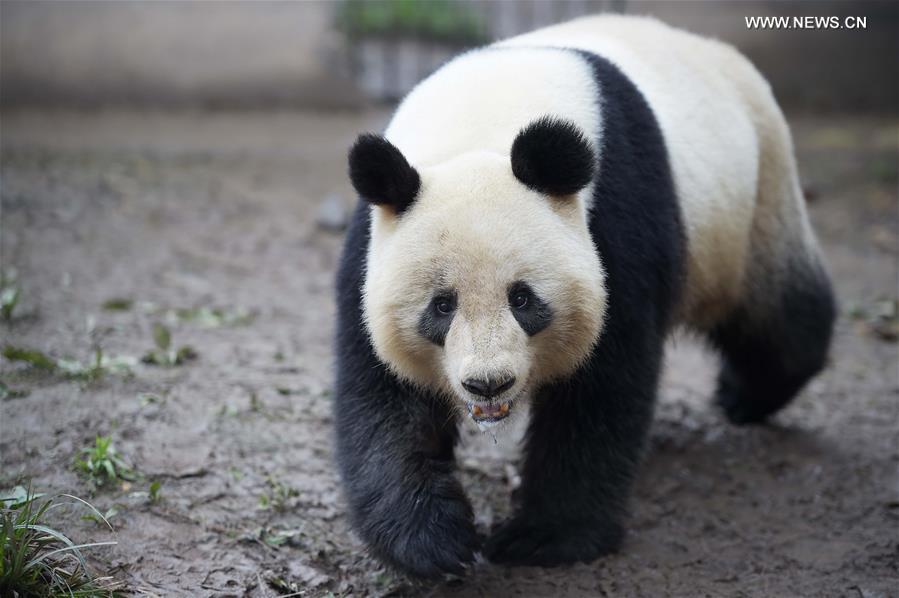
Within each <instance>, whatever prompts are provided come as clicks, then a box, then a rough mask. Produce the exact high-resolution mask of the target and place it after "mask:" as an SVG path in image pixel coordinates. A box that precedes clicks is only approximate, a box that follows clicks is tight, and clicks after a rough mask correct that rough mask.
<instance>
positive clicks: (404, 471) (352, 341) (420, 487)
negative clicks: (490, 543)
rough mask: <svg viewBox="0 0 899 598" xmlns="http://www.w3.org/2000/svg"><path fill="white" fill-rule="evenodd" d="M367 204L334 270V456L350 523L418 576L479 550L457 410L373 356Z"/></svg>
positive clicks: (459, 564) (379, 552)
mask: <svg viewBox="0 0 899 598" xmlns="http://www.w3.org/2000/svg"><path fill="white" fill-rule="evenodd" d="M368 216H369V207H368V206H367V205H366V204H364V202H359V205H358V206H357V208H356V212H355V214H354V216H353V220H352V222H351V223H350V229H349V231H348V233H347V241H346V246H345V248H344V254H343V258H342V261H341V267H340V271H339V273H338V276H337V304H338V312H337V314H338V317H337V384H336V393H335V395H336V396H335V405H334V417H335V423H336V428H337V461H338V465H339V467H340V473H341V477H342V478H343V488H344V495H345V496H346V499H347V502H348V503H349V511H350V513H349V514H350V520H351V522H352V524H353V527H354V529H355V530H356V531H357V532H358V533H359V535H360V536H361V537H362V539H363V540H364V541H365V543H366V544H367V545H368V546H369V548H371V550H372V552H374V553H375V555H376V556H378V557H379V558H380V559H381V560H383V561H385V562H387V563H389V564H390V565H392V566H394V567H396V568H397V569H400V570H401V571H404V572H406V573H409V574H411V575H415V576H419V577H433V576H437V575H440V574H442V573H461V572H462V571H463V569H464V567H465V565H466V564H467V563H469V562H470V561H471V560H472V559H473V558H474V551H475V549H476V548H477V536H476V534H475V529H474V517H473V515H472V511H471V506H470V505H469V503H468V500H467V499H466V498H465V494H464V493H463V491H462V486H461V485H460V484H459V482H458V480H456V478H455V476H454V475H453V472H454V469H455V462H454V458H453V449H454V446H455V443H456V440H457V438H458V430H457V421H456V420H457V417H456V415H455V414H454V413H453V412H452V411H451V410H450V408H449V406H448V405H447V404H446V403H445V402H443V401H441V400H439V399H437V398H436V397H434V396H433V395H429V394H423V393H421V392H418V391H415V390H414V389H412V388H411V387H410V386H409V385H406V384H403V383H402V382H400V381H399V380H398V379H397V378H396V377H395V376H393V375H392V374H391V373H390V372H389V371H388V370H387V367H386V366H385V365H384V364H383V363H381V362H380V360H379V359H378V358H377V357H376V356H375V354H374V350H373V348H372V346H371V342H370V340H369V338H368V334H367V332H366V329H365V324H364V322H363V318H362V284H363V279H364V264H365V259H366V251H367V248H368V228H369V223H368Z"/></svg>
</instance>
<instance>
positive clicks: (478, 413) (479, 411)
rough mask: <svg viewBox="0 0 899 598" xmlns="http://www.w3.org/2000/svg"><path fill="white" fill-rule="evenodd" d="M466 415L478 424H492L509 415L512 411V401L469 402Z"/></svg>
mask: <svg viewBox="0 0 899 598" xmlns="http://www.w3.org/2000/svg"><path fill="white" fill-rule="evenodd" d="M466 406H467V407H468V415H469V416H470V417H471V419H473V420H474V421H475V422H476V423H478V424H492V423H496V422H499V421H501V420H504V419H506V418H507V417H509V414H510V413H511V412H512V401H504V402H496V403H469V402H466Z"/></svg>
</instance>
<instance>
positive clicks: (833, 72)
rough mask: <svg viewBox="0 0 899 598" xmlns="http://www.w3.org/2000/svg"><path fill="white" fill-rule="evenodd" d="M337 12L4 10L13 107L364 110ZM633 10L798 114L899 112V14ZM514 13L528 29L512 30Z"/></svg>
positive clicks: (888, 6)
mask: <svg viewBox="0 0 899 598" xmlns="http://www.w3.org/2000/svg"><path fill="white" fill-rule="evenodd" d="M466 1H468V2H471V3H472V4H479V5H486V6H487V13H488V14H489V15H491V18H494V19H500V18H502V19H505V20H504V21H502V23H499V25H502V27H499V26H498V25H497V27H492V28H491V29H493V30H499V29H502V31H503V33H512V32H513V31H514V30H516V29H527V28H529V27H531V26H533V25H539V24H541V23H542V22H545V21H547V19H548V20H549V21H552V20H558V19H560V18H565V17H566V16H568V15H569V14H578V13H580V12H582V10H581V9H582V7H583V6H584V5H589V6H591V7H592V6H596V7H597V8H607V7H608V6H610V3H608V2H597V1H595V0H569V2H567V3H565V2H562V3H561V5H560V4H559V3H558V2H557V3H553V4H552V5H551V6H552V9H551V10H550V9H549V8H548V7H549V6H550V5H549V3H548V0H535V1H531V0H522V1H520V2H517V3H512V2H505V3H503V4H497V2H496V1H494V2H490V1H489V0H466ZM513 6H514V11H513V10H512V7H513ZM560 6H561V8H560ZM335 7H336V3H335V2H332V1H305V2H278V1H271V0H261V1H257V2H249V1H246V2H205V1H203V2H199V1H189V2H96V1H82V0H73V1H69V2H34V1H31V2H29V1H19V0H2V1H0V102H2V103H3V104H4V105H7V106H9V105H21V104H44V105H46V104H51V105H52V104H64V105H73V104H74V105H86V106H94V105H98V104H123V103H124V104H140V105H154V106H155V105H179V106H183V105H191V106H195V105H200V106H208V105H213V106H258V107H269V106H272V105H288V106H294V107H317V108H341V107H355V106H359V105H361V104H362V103H363V102H364V98H363V94H362V92H360V91H359V87H358V86H357V85H356V84H355V82H354V81H353V79H352V77H351V75H350V69H349V63H350V61H349V59H348V56H347V45H346V43H345V40H344V39H343V37H342V36H341V35H340V34H339V33H337V32H336V31H334V29H333V27H332V24H333V13H334V9H335ZM498 7H499V8H498ZM625 8H626V12H630V13H640V14H655V15H657V16H659V17H660V18H662V19H664V20H665V21H668V22H670V23H672V24H674V25H677V26H681V27H685V28H687V29H690V30H693V31H696V32H699V33H704V34H708V35H714V36H717V37H719V38H722V39H724V40H727V41H730V42H731V43H734V44H735V45H737V46H738V47H739V48H740V49H742V50H743V51H744V52H745V53H746V54H747V55H749V57H750V58H751V59H752V60H753V61H754V62H755V63H756V64H757V65H758V66H759V68H760V69H761V70H762V71H763V72H764V73H765V74H766V75H767V76H768V77H769V79H770V80H771V81H772V84H773V86H774V89H775V92H776V93H777V95H778V97H779V98H780V100H781V101H782V103H784V104H785V105H786V106H787V108H788V109H792V110H850V111H872V110H874V111H881V112H886V111H890V112H895V111H896V110H897V103H899V91H897V87H899V73H897V57H899V3H896V2H891V1H882V2H872V1H863V0H858V1H849V2H840V1H824V2H810V1H806V2H771V1H758V0H755V1H736V2H718V3H713V2H696V1H687V2H672V1H636V0H629V1H628V2H626V3H625ZM511 12H517V13H521V14H524V15H527V19H519V20H518V21H514V19H513V20H512V21H510V20H509V18H510V17H509V15H508V14H506V13H511ZM766 14H769V15H774V14H782V15H790V16H794V15H815V14H817V15H838V16H843V15H846V14H851V15H858V16H867V17H868V28H867V30H865V31H830V30H817V31H772V30H769V31H750V30H747V28H746V26H745V23H744V19H743V17H744V16H748V15H766ZM513 17H514V15H513ZM528 19H530V20H531V21H533V23H532V22H531V21H528ZM513 21H514V22H513ZM506 30H508V31H506Z"/></svg>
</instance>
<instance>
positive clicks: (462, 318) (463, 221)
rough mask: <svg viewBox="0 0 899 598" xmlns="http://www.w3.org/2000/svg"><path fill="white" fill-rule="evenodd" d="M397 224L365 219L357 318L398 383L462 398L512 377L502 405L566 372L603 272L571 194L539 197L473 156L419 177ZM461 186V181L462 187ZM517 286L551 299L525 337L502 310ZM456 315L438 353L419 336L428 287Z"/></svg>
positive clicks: (496, 159)
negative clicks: (538, 326)
mask: <svg viewBox="0 0 899 598" xmlns="http://www.w3.org/2000/svg"><path fill="white" fill-rule="evenodd" d="M419 174H420V175H421V179H422V188H421V192H420V193H419V197H418V198H417V199H416V202H415V203H414V204H413V206H412V208H410V210H409V211H408V212H406V213H405V214H404V215H403V217H402V219H401V220H400V221H398V220H397V218H396V217H395V216H393V214H392V213H391V212H389V211H387V210H382V209H380V208H378V209H375V210H374V212H373V215H372V230H371V235H372V238H371V244H370V246H369V255H368V264H367V267H368V271H367V275H366V284H365V289H364V307H365V310H364V311H365V318H366V324H367V326H368V329H369V332H370V333H371V336H372V340H373V344H374V346H375V350H376V351H377V353H378V356H379V357H380V358H381V359H382V360H383V361H384V362H385V363H387V364H388V365H389V366H390V367H391V369H392V370H393V371H394V372H396V373H397V374H398V375H400V376H401V377H403V378H405V379H407V380H410V381H413V382H416V383H418V384H421V385H424V386H429V387H432V388H437V389H439V390H442V391H444V392H445V393H447V394H448V395H455V396H460V397H463V398H466V399H468V400H473V399H476V398H477V397H470V396H468V395H467V393H466V391H465V389H464V388H462V385H461V383H462V381H463V380H465V379H467V378H471V377H475V378H481V379H483V378H485V377H486V378H494V377H496V376H498V375H503V376H504V377H505V376H508V375H512V376H514V377H515V378H516V383H515V385H514V386H513V387H512V388H511V389H510V390H508V391H506V393H504V396H503V397H502V400H503V401H508V400H515V399H517V398H519V397H521V396H525V395H527V394H528V393H529V391H530V390H531V389H532V388H533V387H534V386H535V385H537V384H539V383H541V382H545V381H547V380H550V379H553V378H557V377H560V376H564V375H566V374H569V373H571V371H572V370H573V369H574V368H575V367H576V366H577V365H578V364H579V363H581V361H582V360H583V359H584V358H585V357H586V356H587V355H588V354H589V352H590V350H591V349H592V347H593V345H594V343H595V341H596V339H597V337H598V335H599V332H600V328H601V326H602V317H603V313H604V310H605V288H604V286H603V269H602V266H601V264H600V262H599V257H598V256H597V255H596V252H595V251H594V249H593V244H592V241H591V239H590V233H589V231H588V230H587V222H586V220H585V218H584V212H583V210H582V209H581V207H580V205H579V204H578V202H577V201H576V200H575V198H573V197H572V198H560V199H556V200H549V199H548V198H546V197H544V196H541V195H540V194H538V193H536V192H534V191H531V190H530V189H528V188H527V187H525V186H524V185H523V184H522V183H520V182H518V180H517V179H515V177H514V176H513V174H512V171H511V167H510V166H509V157H508V156H507V155H502V154H499V153H493V152H487V151H475V152H468V153H465V154H462V155H461V156H457V157H455V158H453V159H450V160H447V161H446V162H443V163H441V164H439V165H436V166H430V167H425V168H421V169H419ZM461 181H465V182H466V184H460V182H461ZM519 280H524V281H527V282H528V283H529V284H530V285H531V287H532V288H533V289H534V291H535V292H536V293H537V294H538V295H539V296H541V297H545V298H550V299H551V302H552V309H553V310H554V312H555V317H554V320H553V323H552V325H551V326H550V327H549V328H548V329H546V330H544V331H543V332H541V333H540V334H538V335H536V336H534V337H528V336H527V335H526V334H525V332H524V331H523V330H522V329H521V327H520V326H519V324H518V322H516V321H515V319H514V317H513V316H512V313H511V312H510V310H509V306H508V297H507V291H508V288H509V286H510V285H511V284H512V283H514V282H516V281H519ZM445 288H452V289H454V290H455V291H456V293H457V296H458V309H457V312H456V314H455V316H454V318H453V323H452V326H451V327H450V331H449V334H448V336H447V338H446V341H445V344H444V347H438V346H436V345H434V344H433V343H431V342H430V341H428V340H427V339H425V338H423V337H422V336H421V334H420V333H419V331H418V322H419V317H420V315H421V313H422V312H423V311H424V310H425V309H426V308H427V306H428V304H429V302H430V301H431V299H432V297H433V296H434V294H435V293H436V291H438V290H441V289H445Z"/></svg>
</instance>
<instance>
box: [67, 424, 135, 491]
mask: <svg viewBox="0 0 899 598" xmlns="http://www.w3.org/2000/svg"><path fill="white" fill-rule="evenodd" d="M81 455H82V456H81V458H79V459H77V460H76V461H75V468H76V469H77V470H78V471H79V472H81V473H82V474H84V475H85V476H87V478H88V481H89V482H90V483H91V485H92V486H93V487H94V488H98V487H100V486H103V485H104V484H107V483H110V482H113V483H114V482H116V481H119V480H126V481H134V480H136V479H137V478H138V475H137V471H135V469H134V468H133V467H132V466H131V465H130V464H129V463H128V462H127V461H126V460H125V459H124V458H123V457H122V456H121V455H120V454H119V453H118V451H116V449H115V447H114V446H113V445H112V438H111V437H110V436H99V435H98V436H97V438H96V439H95V440H94V446H92V447H88V448H83V449H81Z"/></svg>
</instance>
